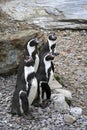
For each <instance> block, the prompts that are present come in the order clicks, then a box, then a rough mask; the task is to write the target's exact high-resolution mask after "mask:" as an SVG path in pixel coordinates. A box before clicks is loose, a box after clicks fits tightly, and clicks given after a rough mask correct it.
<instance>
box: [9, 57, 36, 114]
mask: <svg viewBox="0 0 87 130" xmlns="http://www.w3.org/2000/svg"><path fill="white" fill-rule="evenodd" d="M22 76H23V78H21V79H20V80H19V81H18V86H17V87H16V88H15V91H14V93H13V98H12V106H11V113H12V114H18V115H24V114H25V115H27V114H28V113H29V107H30V105H31V104H32V102H33V100H34V99H35V97H36V94H37V85H38V84H37V79H36V77H35V70H34V61H33V59H32V58H30V57H29V56H27V57H26V59H24V73H23V75H22Z"/></svg>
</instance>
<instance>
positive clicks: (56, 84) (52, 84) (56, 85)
mask: <svg viewBox="0 0 87 130" xmlns="http://www.w3.org/2000/svg"><path fill="white" fill-rule="evenodd" d="M49 86H50V88H51V89H52V90H54V89H57V88H62V85H61V84H60V83H59V82H58V81H57V80H56V79H55V78H54V79H53V80H52V81H51V82H50V83H49Z"/></svg>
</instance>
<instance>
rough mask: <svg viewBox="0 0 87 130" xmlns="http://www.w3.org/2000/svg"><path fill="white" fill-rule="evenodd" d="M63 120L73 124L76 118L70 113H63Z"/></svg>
mask: <svg viewBox="0 0 87 130" xmlns="http://www.w3.org/2000/svg"><path fill="white" fill-rule="evenodd" d="M64 121H65V122H66V123H69V124H73V123H74V122H75V121H76V118H75V117H74V116H72V115H69V114H65V115H64Z"/></svg>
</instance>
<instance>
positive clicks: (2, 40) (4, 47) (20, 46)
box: [0, 30, 38, 75]
mask: <svg viewBox="0 0 87 130" xmlns="http://www.w3.org/2000/svg"><path fill="white" fill-rule="evenodd" d="M37 33H38V32H37V31H36V30H30V31H22V32H19V33H17V34H13V35H12V34H7V35H4V36H2V37H0V75H1V74H8V73H12V72H14V70H15V69H16V68H17V66H18V65H19V63H20V62H21V59H22V57H23V53H24V48H25V47H24V46H25V44H26V42H27V41H28V40H29V39H31V38H33V37H34V36H35V35H36V34H37Z"/></svg>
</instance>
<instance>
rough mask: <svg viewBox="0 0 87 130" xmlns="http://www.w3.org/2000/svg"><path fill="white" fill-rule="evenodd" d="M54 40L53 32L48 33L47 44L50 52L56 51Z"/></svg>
mask: <svg viewBox="0 0 87 130" xmlns="http://www.w3.org/2000/svg"><path fill="white" fill-rule="evenodd" d="M56 42H57V36H56V34H55V33H50V34H49V35H48V45H49V50H50V52H52V53H55V52H56Z"/></svg>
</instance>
